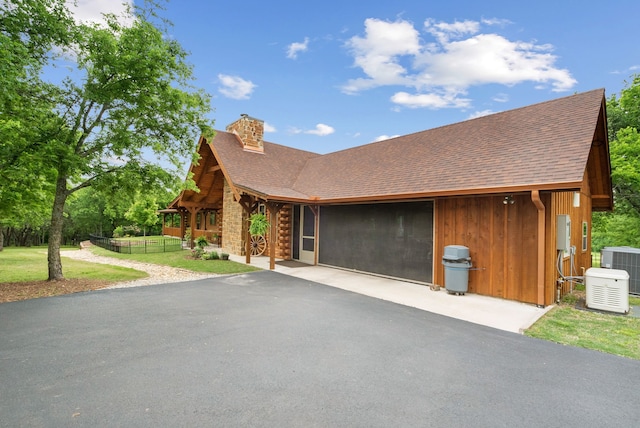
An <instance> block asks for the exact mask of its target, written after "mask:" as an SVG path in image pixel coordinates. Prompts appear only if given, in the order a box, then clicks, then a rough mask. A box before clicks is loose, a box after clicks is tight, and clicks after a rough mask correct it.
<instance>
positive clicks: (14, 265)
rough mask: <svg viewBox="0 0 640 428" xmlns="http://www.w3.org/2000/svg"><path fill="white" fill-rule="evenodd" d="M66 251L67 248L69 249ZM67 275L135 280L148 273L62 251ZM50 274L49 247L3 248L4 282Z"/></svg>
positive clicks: (1, 277)
mask: <svg viewBox="0 0 640 428" xmlns="http://www.w3.org/2000/svg"><path fill="white" fill-rule="evenodd" d="M65 250H66V249H65ZM62 256H63V259H62V269H63V272H64V276H65V278H68V279H75V278H86V279H105V280H112V281H131V280H134V279H139V278H144V277H146V276H148V275H147V274H146V273H145V272H140V271H137V270H135V269H130V268H125V267H121V266H110V265H101V264H96V263H87V262H83V261H79V260H73V259H68V258H65V257H64V252H63V253H62ZM47 277H48V270H47V248H46V247H30V248H24V247H17V248H16V247H5V249H4V250H3V251H0V283H2V282H27V281H44V280H46V279H47Z"/></svg>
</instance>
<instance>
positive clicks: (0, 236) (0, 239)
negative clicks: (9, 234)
mask: <svg viewBox="0 0 640 428" xmlns="http://www.w3.org/2000/svg"><path fill="white" fill-rule="evenodd" d="M2 250H4V227H2V226H0V251H2Z"/></svg>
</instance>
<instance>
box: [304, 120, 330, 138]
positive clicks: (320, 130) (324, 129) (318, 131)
mask: <svg viewBox="0 0 640 428" xmlns="http://www.w3.org/2000/svg"><path fill="white" fill-rule="evenodd" d="M334 132H336V130H335V129H333V128H332V127H331V126H329V125H325V124H324V123H319V124H317V125H316V128H315V129H311V130H309V131H304V133H305V134H312V135H319V136H320V137H324V136H325V135H331V134H333V133H334Z"/></svg>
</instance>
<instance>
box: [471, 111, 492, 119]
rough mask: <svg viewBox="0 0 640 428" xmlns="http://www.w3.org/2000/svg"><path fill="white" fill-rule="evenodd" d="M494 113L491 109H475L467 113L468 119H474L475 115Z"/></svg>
mask: <svg viewBox="0 0 640 428" xmlns="http://www.w3.org/2000/svg"><path fill="white" fill-rule="evenodd" d="M493 113H495V111H493V110H482V111H476V112H474V113H472V114H470V115H469V119H475V118H476V117H482V116H488V115H490V114H493Z"/></svg>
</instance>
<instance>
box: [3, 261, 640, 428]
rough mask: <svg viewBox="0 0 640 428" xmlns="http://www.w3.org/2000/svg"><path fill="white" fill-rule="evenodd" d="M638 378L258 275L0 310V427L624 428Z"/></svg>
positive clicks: (603, 361) (614, 363)
mask: <svg viewBox="0 0 640 428" xmlns="http://www.w3.org/2000/svg"><path fill="white" fill-rule="evenodd" d="M639 374H640V362H638V361H635V360H630V359H625V358H619V357H615V356H611V355H607V354H603V353H599V352H594V351H588V350H583V349H578V348H571V347H567V346H561V345H557V344H553V343H550V342H544V341H540V340H536V339H531V338H527V337H524V336H521V335H519V334H514V333H508V332H504V331H500V330H495V329H491V328H488V327H483V326H479V325H475V324H471V323H467V322H464V321H460V320H456V319H452V318H447V317H443V316H440V315H435V314H432V313H429V312H425V311H421V310H418V309H415V308H411V307H407V306H402V305H398V304H394V303H390V302H385V301H381V300H377V299H374V298H371V297H367V296H362V295H359V294H354V293H350V292H348V291H344V290H340V289H337V288H333V287H329V286H324V285H321V284H317V283H314V282H310V281H305V280H302V279H298V278H294V277H291V276H286V275H282V274H279V273H275V272H269V271H261V272H254V273H250V274H244V275H237V276H228V277H220V278H212V279H207V280H200V281H193V282H185V283H178V284H163V285H155V286H148V287H137V288H127V289H116V290H103V291H97V292H89V293H81V294H75V295H68V296H61V297H53V298H44V299H36V300H29V301H22V302H13V303H5V304H1V305H0V397H2V399H1V400H0V415H2V416H1V421H2V422H0V425H2V426H12V427H17V426H294V427H314V426H316V427H328V426H380V427H390V426H475V427H483V426H485V427H495V426H518V427H527V426H530V427H534V426H535V427H539V426H546V427H554V426H557V427H584V426H629V425H630V424H633V423H634V422H633V421H638V420H640V406H638V402H639V401H640V389H639V388H638V386H637V378H638V375H639Z"/></svg>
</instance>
